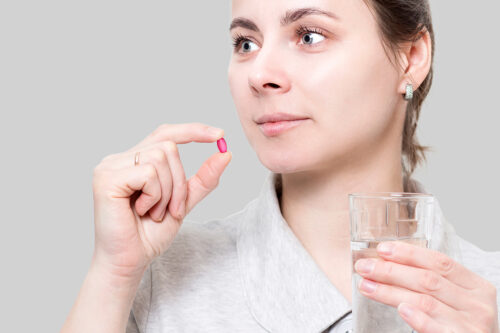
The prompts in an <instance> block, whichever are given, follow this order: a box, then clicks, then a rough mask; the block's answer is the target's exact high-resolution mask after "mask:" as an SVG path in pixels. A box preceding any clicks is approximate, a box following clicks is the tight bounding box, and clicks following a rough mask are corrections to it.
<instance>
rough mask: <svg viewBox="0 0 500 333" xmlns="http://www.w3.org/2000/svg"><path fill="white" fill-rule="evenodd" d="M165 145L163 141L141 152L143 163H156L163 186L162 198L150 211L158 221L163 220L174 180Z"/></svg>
mask: <svg viewBox="0 0 500 333" xmlns="http://www.w3.org/2000/svg"><path fill="white" fill-rule="evenodd" d="M172 144H174V143H172ZM167 145H168V144H167ZM174 145H175V144H174ZM164 146H166V145H165V143H162V144H159V145H156V146H155V147H153V148H150V149H148V150H146V151H144V152H143V153H141V164H142V163H147V164H152V165H154V167H155V169H156V172H157V173H158V179H159V182H160V186H161V198H160V200H159V201H158V202H157V203H156V205H154V206H153V207H152V208H151V210H150V211H149V215H150V216H151V218H152V219H153V220H155V221H156V222H161V221H162V220H163V217H164V215H165V211H166V207H167V205H168V203H169V201H170V199H171V196H172V186H173V180H172V174H171V168H170V165H169V161H168V157H167V152H166V151H165V150H166V147H164ZM170 149H171V148H170Z"/></svg>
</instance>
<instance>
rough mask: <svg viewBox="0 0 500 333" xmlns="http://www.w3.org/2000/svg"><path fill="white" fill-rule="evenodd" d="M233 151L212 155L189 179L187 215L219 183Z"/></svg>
mask: <svg viewBox="0 0 500 333" xmlns="http://www.w3.org/2000/svg"><path fill="white" fill-rule="evenodd" d="M231 156H232V155H231V152H230V151H228V152H225V153H215V154H213V155H212V156H210V157H209V158H208V159H207V160H206V161H205V162H204V163H203V164H202V165H201V167H200V169H198V172H197V173H196V174H195V175H193V176H192V177H191V178H190V179H189V180H188V186H187V187H188V191H187V198H186V211H185V215H187V214H189V212H190V211H191V210H192V209H193V207H194V206H196V204H198V202H200V201H201V200H202V199H203V198H205V197H206V196H207V195H208V194H209V193H210V192H212V191H213V190H214V189H215V188H216V187H217V185H218V184H219V178H220V176H221V175H222V173H223V172H224V169H225V168H226V166H227V165H228V163H229V161H231Z"/></svg>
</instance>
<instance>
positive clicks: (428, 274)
mask: <svg viewBox="0 0 500 333" xmlns="http://www.w3.org/2000/svg"><path fill="white" fill-rule="evenodd" d="M354 268H355V270H356V272H357V273H358V274H360V275H361V276H363V277H365V278H367V279H370V280H373V281H377V282H380V283H383V284H387V285H393V286H397V287H402V288H405V289H409V290H413V291H416V292H418V293H423V294H427V295H431V296H433V297H434V298H436V299H438V300H439V301H441V302H443V303H445V304H447V305H448V306H450V307H452V308H454V309H456V310H464V309H468V308H470V300H471V297H474V294H473V292H472V291H471V290H470V289H465V288H462V287H460V286H459V285H457V284H455V283H453V282H451V281H449V280H448V279H446V278H444V277H443V276H441V275H440V274H438V273H436V272H434V271H431V270H427V269H423V268H418V267H413V266H407V265H404V264H399V263H395V262H391V261H385V260H383V259H375V258H366V259H359V260H357V261H356V262H355V264H354Z"/></svg>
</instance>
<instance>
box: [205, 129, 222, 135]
mask: <svg viewBox="0 0 500 333" xmlns="http://www.w3.org/2000/svg"><path fill="white" fill-rule="evenodd" d="M208 132H209V133H210V134H211V135H214V136H219V135H222V132H223V130H222V128H217V127H209V128H208Z"/></svg>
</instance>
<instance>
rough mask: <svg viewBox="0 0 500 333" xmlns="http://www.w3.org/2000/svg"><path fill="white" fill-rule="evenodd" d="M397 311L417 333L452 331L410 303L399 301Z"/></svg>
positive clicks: (445, 332) (447, 332)
mask: <svg viewBox="0 0 500 333" xmlns="http://www.w3.org/2000/svg"><path fill="white" fill-rule="evenodd" d="M398 313H399V315H400V316H401V318H403V319H404V321H405V322H407V323H408V325H410V326H411V328H413V329H414V330H416V331H417V332H419V333H452V332H458V331H453V330H452V329H451V328H450V327H445V326H443V325H441V324H439V323H437V322H436V321H435V320H434V319H432V318H431V317H429V316H428V315H427V314H426V313H425V312H422V311H420V310H419V309H417V308H415V307H414V306H412V305H411V304H408V303H401V304H399V306H398Z"/></svg>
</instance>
